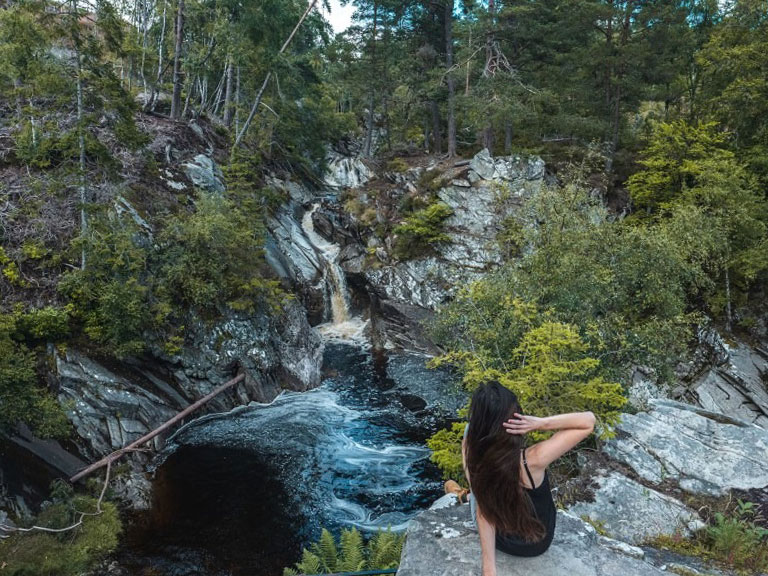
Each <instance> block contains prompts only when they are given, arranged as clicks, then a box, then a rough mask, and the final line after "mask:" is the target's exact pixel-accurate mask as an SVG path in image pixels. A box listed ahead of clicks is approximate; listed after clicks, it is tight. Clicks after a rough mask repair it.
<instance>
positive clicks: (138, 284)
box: [59, 218, 154, 357]
mask: <svg viewBox="0 0 768 576" xmlns="http://www.w3.org/2000/svg"><path fill="white" fill-rule="evenodd" d="M90 230H91V232H90V235H89V236H88V237H87V238H85V239H80V242H84V243H85V250H86V254H87V262H88V265H87V267H86V269H85V270H72V271H69V272H67V273H66V274H65V275H64V276H63V277H62V279H61V281H60V283H59V291H60V292H61V293H62V294H63V295H64V296H66V297H67V298H68V299H69V301H70V303H71V305H72V315H73V317H74V318H75V319H76V320H77V321H78V322H80V323H81V324H82V327H83V330H84V332H85V334H86V335H87V336H88V337H89V338H91V340H93V341H94V342H95V343H96V344H98V345H100V346H102V347H103V348H104V349H105V350H106V351H109V352H112V353H114V354H115V355H117V356H118V357H122V356H127V355H130V354H136V353H138V352H140V351H141V350H143V349H144V347H145V345H146V337H147V331H148V330H150V329H152V328H153V327H154V323H153V316H152V303H151V302H150V301H149V299H148V294H149V290H148V289H149V286H150V285H151V282H152V277H151V275H150V274H149V273H148V271H149V266H150V254H149V252H148V250H147V248H146V246H145V244H144V243H143V242H142V241H141V239H142V238H143V235H142V231H141V230H140V229H139V228H138V226H136V225H135V224H134V223H133V221H130V220H122V219H106V218H103V219H102V218H92V219H91V227H90Z"/></svg>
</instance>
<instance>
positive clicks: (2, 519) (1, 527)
mask: <svg viewBox="0 0 768 576" xmlns="http://www.w3.org/2000/svg"><path fill="white" fill-rule="evenodd" d="M14 528H16V524H14V523H13V520H11V519H10V518H8V513H7V512H6V511H5V510H0V539H2V538H4V537H5V536H7V535H9V534H11V533H12V532H13V529H14Z"/></svg>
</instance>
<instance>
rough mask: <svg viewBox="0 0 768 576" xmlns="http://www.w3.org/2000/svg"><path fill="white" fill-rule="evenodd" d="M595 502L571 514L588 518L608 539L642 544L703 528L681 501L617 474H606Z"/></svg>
mask: <svg viewBox="0 0 768 576" xmlns="http://www.w3.org/2000/svg"><path fill="white" fill-rule="evenodd" d="M593 480H594V482H595V483H596V484H597V489H596V490H595V492H594V500H593V501H592V502H578V503H576V504H575V505H573V506H571V508H570V509H569V512H571V513H572V514H575V515H576V516H579V517H582V518H584V517H587V518H589V519H590V520H592V521H594V522H595V523H596V524H598V525H599V526H600V528H602V529H604V530H605V532H606V533H607V534H608V536H611V537H612V538H617V539H619V540H622V541H624V542H629V543H631V544H642V543H644V542H646V541H648V540H650V539H653V538H655V537H657V536H661V535H666V534H680V535H682V536H686V537H688V536H690V535H691V534H692V533H693V532H695V531H697V530H699V529H701V528H702V527H703V526H704V523H703V521H702V520H701V518H700V517H699V515H698V514H697V513H696V512H695V511H694V510H691V509H690V508H689V507H688V506H686V505H685V504H683V503H682V502H680V501H679V500H677V499H675V498H672V497H670V496H666V495H665V494H662V493H660V492H657V491H656V490H653V489H651V488H647V487H646V486H643V485H642V484H639V483H638V482H635V481H634V480H630V479H629V478H627V477H626V476H623V475H621V474H618V473H617V472H603V474H602V475H600V476H597V477H596V478H594V479H593Z"/></svg>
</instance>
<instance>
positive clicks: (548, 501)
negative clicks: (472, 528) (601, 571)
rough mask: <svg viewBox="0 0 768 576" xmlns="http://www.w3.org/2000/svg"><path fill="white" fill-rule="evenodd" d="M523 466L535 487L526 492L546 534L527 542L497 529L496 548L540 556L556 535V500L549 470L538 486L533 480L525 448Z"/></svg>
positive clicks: (518, 553)
mask: <svg viewBox="0 0 768 576" xmlns="http://www.w3.org/2000/svg"><path fill="white" fill-rule="evenodd" d="M523 466H524V467H525V472H526V474H528V480H529V482H530V483H531V486H534V488H531V489H529V488H525V493H526V494H527V495H528V497H529V498H530V499H531V504H533V510H534V512H535V514H536V518H538V519H539V522H541V523H542V524H543V525H544V529H545V530H546V534H545V535H544V538H542V539H541V540H539V541H538V542H526V541H525V540H521V539H520V538H518V537H517V536H515V535H514V534H504V533H500V532H499V531H498V530H497V531H496V549H497V550H501V551H502V552H505V553H506V554H512V555H513V556H538V555H540V554H544V552H546V551H547V549H548V548H549V545H550V544H552V538H554V536H555V523H556V521H557V509H556V508H555V501H554V500H553V499H552V490H551V488H550V485H549V472H548V471H545V472H544V480H543V481H542V483H541V484H539V485H538V486H536V484H535V483H534V481H533V476H532V475H531V471H530V470H529V469H528V461H527V460H526V458H525V449H523Z"/></svg>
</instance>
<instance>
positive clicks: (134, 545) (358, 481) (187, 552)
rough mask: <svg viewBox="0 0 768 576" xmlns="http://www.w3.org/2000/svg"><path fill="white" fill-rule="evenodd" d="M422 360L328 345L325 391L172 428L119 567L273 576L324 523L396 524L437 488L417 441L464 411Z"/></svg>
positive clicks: (448, 383) (187, 575) (177, 574)
mask: <svg viewBox="0 0 768 576" xmlns="http://www.w3.org/2000/svg"><path fill="white" fill-rule="evenodd" d="M424 360H425V359H424V358H423V357H420V356H415V355H408V354H393V355H389V356H388V357H382V356H376V355H374V354H372V353H371V352H370V351H369V350H368V349H366V348H365V347H362V346H360V345H358V344H350V343H340V342H333V341H332V342H329V344H328V346H327V349H326V353H325V359H324V371H325V374H326V377H325V380H324V382H323V384H322V385H321V386H320V387H319V388H317V389H314V390H311V391H309V392H304V393H294V392H284V393H283V394H282V395H280V396H279V397H278V398H277V399H276V400H275V401H274V402H272V403H271V404H268V405H251V406H247V407H243V408H238V409H236V410H233V411H232V412H229V413H227V414H220V415H211V416H205V417H202V418H200V419H198V420H196V421H194V422H192V423H191V424H189V425H187V426H185V427H184V428H182V429H181V430H179V432H177V433H176V434H175V435H174V436H173V437H172V439H171V441H170V442H169V445H168V447H167V449H166V450H165V452H164V454H163V455H162V456H161V458H160V464H159V465H158V466H157V469H156V480H155V503H154V506H153V509H152V510H151V511H150V512H149V513H148V514H143V515H141V516H139V517H137V518H136V519H135V521H134V523H133V527H132V528H131V529H130V530H129V532H128V534H127V536H126V544H125V545H124V547H123V550H122V552H121V554H120V563H121V565H124V566H126V567H128V568H132V569H133V570H135V573H136V574H147V575H150V574H151V575H152V576H192V575H203V574H206V575H222V576H223V575H225V574H232V575H233V576H239V575H246V574H247V575H251V576H262V575H263V576H272V575H278V574H281V573H282V568H283V567H285V566H288V565H291V564H293V562H295V561H296V560H298V558H299V555H300V550H301V546H302V545H306V544H307V543H308V542H310V541H312V540H314V539H316V537H317V536H318V535H319V532H320V529H321V527H328V528H330V529H338V528H341V527H352V526H354V527H357V528H358V529H360V530H361V531H365V532H371V531H375V530H377V529H380V528H381V529H386V528H389V527H391V528H392V529H393V530H402V529H404V528H405V525H406V524H407V521H408V520H409V519H410V518H411V517H413V515H414V514H416V513H417V512H418V511H420V510H422V509H423V508H424V507H426V506H428V505H429V504H430V503H431V502H432V501H433V500H434V499H435V498H436V497H438V496H439V495H440V494H441V493H442V482H441V480H440V474H439V471H438V470H437V469H436V468H435V467H434V465H433V464H432V463H431V462H430V461H429V451H428V450H427V449H426V447H425V444H424V442H425V439H426V438H427V437H428V436H429V435H430V434H431V433H433V432H434V431H435V430H436V429H437V428H438V427H439V426H441V425H443V424H444V423H445V421H446V420H447V419H448V418H449V417H450V416H451V414H455V408H456V407H457V406H458V405H459V402H460V398H459V395H458V394H457V393H456V391H455V385H454V383H453V379H452V377H451V376H450V375H449V374H447V373H445V372H440V371H432V370H428V369H427V368H426V367H425V363H424ZM414 390H415V391H416V392H417V393H414ZM419 394H420V395H419Z"/></svg>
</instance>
